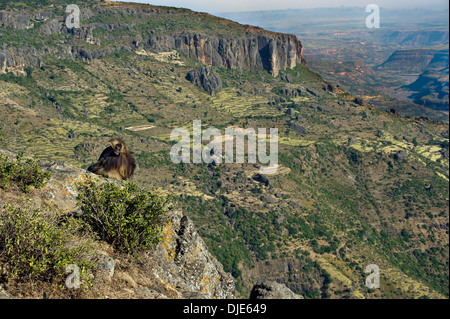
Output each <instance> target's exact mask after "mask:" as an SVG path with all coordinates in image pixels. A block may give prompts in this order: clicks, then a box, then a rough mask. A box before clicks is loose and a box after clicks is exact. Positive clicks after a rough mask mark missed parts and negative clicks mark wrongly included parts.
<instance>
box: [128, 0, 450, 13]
mask: <svg viewBox="0 0 450 319" xmlns="http://www.w3.org/2000/svg"><path fill="white" fill-rule="evenodd" d="M120 1H125V2H141V3H149V4H153V5H163V6H170V7H183V8H188V9H191V10H194V11H201V12H209V13H220V12H237V11H260V10H284V9H305V8H319V7H340V6H347V7H350V6H353V7H355V6H357V7H366V6H367V5H368V4H371V3H374V4H377V5H378V6H380V7H385V8H409V9H411V8H427V9H434V10H448V8H449V4H448V0H426V1H423V0H395V1H393V0H132V1H129V0H120Z"/></svg>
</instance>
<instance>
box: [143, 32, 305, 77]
mask: <svg viewBox="0 0 450 319" xmlns="http://www.w3.org/2000/svg"><path fill="white" fill-rule="evenodd" d="M148 44H149V46H150V48H152V49H154V50H157V51H169V50H172V49H176V50H179V51H180V52H181V53H183V54H185V55H186V56H188V57H190V58H192V59H194V60H197V61H199V62H201V63H202V64H204V65H207V66H216V67H226V68H229V69H246V70H252V69H257V68H262V69H265V70H267V71H268V72H269V73H270V74H271V75H273V76H277V75H278V74H279V71H280V70H281V69H285V68H293V67H295V66H296V65H297V64H299V63H302V62H303V47H302V44H301V42H300V41H299V40H298V39H297V37H296V36H294V35H289V34H281V33H272V32H268V31H264V32H262V31H259V32H255V33H251V32H248V33H247V35H246V37H241V38H227V37H218V36H211V35H206V34H200V33H194V34H180V35H173V36H172V35H170V36H155V37H152V38H150V39H149V42H148Z"/></svg>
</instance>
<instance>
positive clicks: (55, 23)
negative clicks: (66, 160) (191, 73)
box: [0, 3, 304, 76]
mask: <svg viewBox="0 0 450 319" xmlns="http://www.w3.org/2000/svg"><path fill="white" fill-rule="evenodd" d="M55 8H56V7H55ZM57 9H58V10H59V11H55V12H52V11H49V10H50V9H49V8H45V10H43V11H37V12H36V13H34V14H32V13H26V12H24V13H17V12H13V11H0V31H2V29H3V28H10V29H35V30H36V31H37V35H39V36H44V37H48V36H49V35H55V34H67V36H66V37H65V40H63V41H64V45H60V43H58V42H55V50H54V51H56V52H52V50H50V52H48V51H39V50H36V51H38V52H33V54H29V53H28V54H26V53H27V52H21V50H18V48H16V47H11V48H0V59H1V61H0V62H2V61H3V62H2V64H0V66H3V70H0V73H4V72H5V70H6V67H5V65H6V66H7V67H13V66H15V65H16V64H17V63H16V62H15V60H13V59H11V58H10V57H7V54H6V53H5V50H7V49H8V52H9V53H10V54H12V55H15V56H17V57H16V60H20V61H23V63H24V64H25V66H36V65H37V58H40V59H43V57H44V56H48V55H57V56H58V57H59V58H80V59H82V60H85V61H87V62H89V61H90V60H92V59H95V58H98V57H101V56H104V55H106V54H111V53H113V52H115V51H118V50H126V51H132V50H135V49H136V47H139V48H143V49H147V50H151V51H155V52H162V51H171V50H174V49H175V50H178V51H179V52H180V53H182V54H184V55H186V56H187V57H189V58H191V59H194V60H196V61H198V62H200V63H202V64H204V65H206V66H214V67H225V68H229V69H239V70H254V69H264V70H266V71H268V72H269V73H270V74H271V75H273V76H277V75H278V74H279V71H280V70H282V69H285V68H293V67H295V66H296V65H297V64H300V63H304V59H303V46H302V44H301V42H300V41H299V40H298V38H297V37H296V36H295V35H290V34H282V33H276V32H270V31H266V30H263V29H261V28H257V27H252V26H245V25H240V24H238V23H235V22H232V21H228V20H224V19H220V18H216V17H212V16H210V15H207V14H204V13H196V12H192V11H189V10H182V9H181V10H179V11H172V10H169V9H167V8H164V7H154V6H150V5H142V6H132V5H130V4H126V3H118V4H111V3H108V4H102V5H99V6H94V7H86V8H83V7H82V6H81V8H80V10H81V17H80V20H81V27H80V28H78V29H70V28H67V27H66V25H65V17H64V16H60V15H61V11H62V9H63V8H62V7H60V8H57ZM55 10H56V9H55ZM117 14H120V15H121V16H130V17H131V16H132V15H133V16H134V17H135V19H131V18H130V17H127V18H126V19H124V21H123V22H122V21H117V22H103V21H101V20H102V17H103V16H111V15H117ZM165 16H167V18H168V19H174V16H176V17H177V18H178V17H179V19H180V21H184V20H187V21H189V22H190V23H194V21H200V22H199V24H200V25H201V23H204V21H206V20H208V21H212V22H211V25H206V27H205V28H202V27H197V28H196V30H190V29H189V28H184V27H183V28H182V27H181V26H182V24H180V26H179V27H177V28H175V27H172V28H171V27H170V26H169V24H168V23H167V22H161V26H160V27H158V28H155V30H148V29H146V28H145V24H146V23H147V22H148V21H149V20H154V19H160V20H161V21H164V19H163V18H164V17H165ZM99 20H100V21H99ZM86 21H88V22H86ZM172 21H173V20H172ZM212 27H214V28H217V33H216V32H211V30H208V29H210V28H212ZM122 29H123V30H125V31H127V32H126V35H125V36H124V35H123V34H120V33H119V34H117V33H115V32H114V31H115V30H122ZM227 29H228V30H231V31H227V32H223V33H219V32H222V31H223V30H227ZM95 30H100V31H102V32H100V33H99V35H98V36H94V35H95V32H94V31H95ZM214 30H215V29H214ZM103 31H104V32H103ZM128 31H129V32H128ZM78 39H81V40H83V41H85V42H87V43H89V44H92V45H93V46H91V47H89V48H84V47H80V43H78V42H77V41H74V40H78ZM104 39H106V40H107V42H109V43H110V44H108V45H107V46H105V45H103V44H102V41H103V40H104ZM59 42H60V41H59ZM95 46H97V47H95ZM68 48H69V49H68ZM29 56H32V57H34V59H28V57H29ZM5 61H6V62H5ZM5 63H7V64H5Z"/></svg>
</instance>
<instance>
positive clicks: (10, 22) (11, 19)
mask: <svg viewBox="0 0 450 319" xmlns="http://www.w3.org/2000/svg"><path fill="white" fill-rule="evenodd" d="M0 27H10V28H13V29H30V28H32V27H33V22H32V21H31V16H30V15H29V14H27V13H21V12H10V11H0Z"/></svg>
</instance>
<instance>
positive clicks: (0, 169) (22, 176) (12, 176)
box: [0, 153, 51, 193]
mask: <svg viewBox="0 0 450 319" xmlns="http://www.w3.org/2000/svg"><path fill="white" fill-rule="evenodd" d="M50 177H51V174H50V173H49V172H45V171H43V170H41V168H40V167H39V165H38V163H37V162H36V161H35V160H33V159H30V158H27V159H25V158H24V155H23V153H20V154H18V155H17V160H16V161H13V160H11V159H10V158H9V157H8V156H6V155H3V154H0V187H1V188H9V186H10V183H11V182H13V183H15V184H17V185H18V186H19V188H20V190H22V191H23V192H24V193H28V192H29V191H30V186H34V187H35V188H42V187H43V186H45V184H46V180H47V179H49V178H50Z"/></svg>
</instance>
